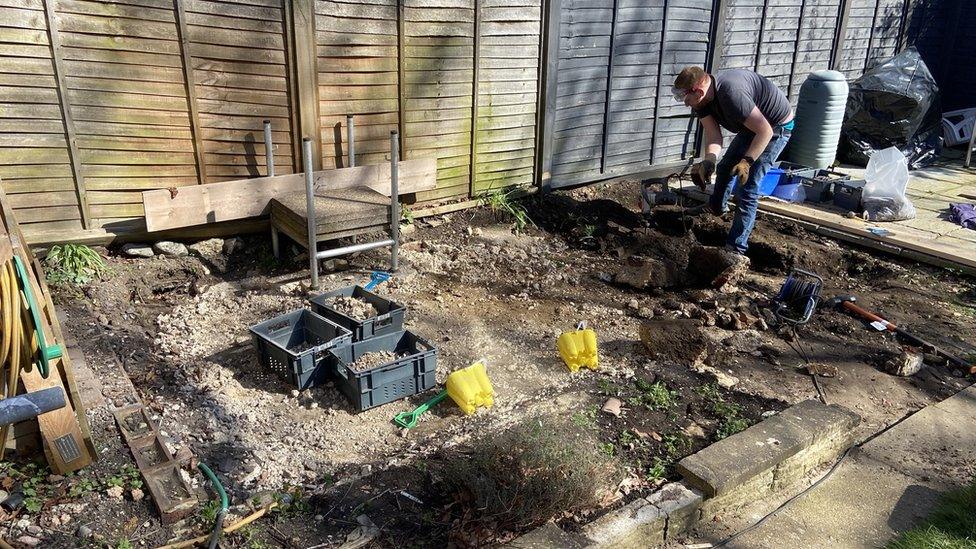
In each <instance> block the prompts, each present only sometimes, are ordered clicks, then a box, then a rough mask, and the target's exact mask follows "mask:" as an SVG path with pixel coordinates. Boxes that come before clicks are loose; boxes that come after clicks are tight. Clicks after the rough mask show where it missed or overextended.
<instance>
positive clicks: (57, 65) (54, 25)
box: [44, 0, 91, 229]
mask: <svg viewBox="0 0 976 549" xmlns="http://www.w3.org/2000/svg"><path fill="white" fill-rule="evenodd" d="M44 15H45V16H46V17H47V31H48V37H49V38H50V42H51V62H52V64H53V65H54V76H55V79H56V84H57V87H58V105H59V106H60V107H61V118H62V120H63V121H64V137H65V141H66V142H67V144H68V158H69V160H70V161H71V172H72V174H73V175H74V180H75V195H76V196H77V197H78V209H79V210H80V212H81V227H82V228H83V229H90V228H91V212H90V210H89V208H88V194H87V191H86V190H85V175H84V174H83V173H82V171H81V157H80V156H79V155H78V139H77V138H76V137H75V122H74V118H73V117H72V116H71V105H70V104H68V86H67V83H66V80H65V77H64V61H63V59H62V58H61V57H62V56H61V38H60V35H59V34H58V22H57V18H56V17H55V14H54V0H44Z"/></svg>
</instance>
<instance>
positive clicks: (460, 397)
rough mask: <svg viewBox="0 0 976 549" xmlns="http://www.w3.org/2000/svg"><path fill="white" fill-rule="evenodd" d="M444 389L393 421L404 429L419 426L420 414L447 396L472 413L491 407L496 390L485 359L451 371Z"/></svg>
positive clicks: (401, 413)
mask: <svg viewBox="0 0 976 549" xmlns="http://www.w3.org/2000/svg"><path fill="white" fill-rule="evenodd" d="M444 387H445V388H444V389H443V390H441V392H439V393H437V395H436V396H434V398H432V399H430V400H428V401H427V402H425V403H423V404H421V405H420V406H417V407H416V408H414V409H413V410H410V411H408V412H400V413H399V414H397V415H396V416H394V418H393V422H394V423H396V424H397V425H399V426H400V427H403V428H404V429H413V428H414V427H416V426H417V422H418V421H419V420H420V416H422V415H424V413H425V412H427V410H430V409H431V408H433V407H434V406H436V405H437V404H439V403H440V401H442V400H444V399H445V398H447V397H451V400H453V401H454V403H455V404H457V405H458V407H459V408H461V410H462V411H463V412H464V413H465V414H466V415H471V414H473V413H474V411H475V409H477V408H478V407H479V406H484V407H486V408H490V407H491V406H492V404H494V396H495V390H494V388H493V387H492V386H491V381H490V380H489V379H488V372H487V370H486V369H485V364H484V361H481V360H479V361H478V362H475V363H474V364H472V365H471V366H468V367H467V368H461V369H460V370H457V371H455V372H451V373H450V374H449V375H448V376H447V380H445V382H444Z"/></svg>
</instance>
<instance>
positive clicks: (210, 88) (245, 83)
mask: <svg viewBox="0 0 976 549" xmlns="http://www.w3.org/2000/svg"><path fill="white" fill-rule="evenodd" d="M180 1H181V2H182V3H183V6H184V11H185V17H186V31H187V35H188V42H189V44H188V57H189V62H190V64H191V67H192V80H193V87H192V93H193V95H194V97H193V100H194V101H195V102H196V106H197V110H198V112H199V115H198V116H199V122H198V123H197V125H198V127H199V133H200V139H201V141H202V146H203V163H204V173H205V174H206V181H207V182H217V181H227V180H234V179H241V178H244V177H258V176H265V175H267V173H268V168H267V160H266V156H265V154H266V153H265V146H264V124H263V121H264V120H269V121H270V122H271V130H272V134H271V135H272V144H273V156H274V164H275V173H276V174H278V175H281V174H288V173H293V172H294V171H295V166H294V158H295V156H294V154H293V153H294V150H293V146H294V145H293V142H294V139H293V135H292V123H291V120H292V115H293V113H292V97H291V87H290V85H291V82H290V78H289V68H288V63H287V58H288V55H287V51H286V44H287V38H286V33H285V16H284V9H283V7H282V5H281V3H280V2H267V1H260V0H243V1H242V0H236V1H234V2H228V1H218V0H180Z"/></svg>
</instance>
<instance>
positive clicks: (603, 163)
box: [600, 0, 617, 174]
mask: <svg viewBox="0 0 976 549" xmlns="http://www.w3.org/2000/svg"><path fill="white" fill-rule="evenodd" d="M616 34H617V0H613V12H612V14H611V15H610V56H609V57H608V58H607V95H606V99H605V100H604V101H603V145H602V148H601V149H600V151H601V153H602V154H601V155H600V173H601V174H602V173H606V171H607V148H608V147H609V145H610V143H609V140H610V132H609V130H610V100H611V96H612V93H611V89H610V88H611V86H612V85H613V43H614V36H615V35H616Z"/></svg>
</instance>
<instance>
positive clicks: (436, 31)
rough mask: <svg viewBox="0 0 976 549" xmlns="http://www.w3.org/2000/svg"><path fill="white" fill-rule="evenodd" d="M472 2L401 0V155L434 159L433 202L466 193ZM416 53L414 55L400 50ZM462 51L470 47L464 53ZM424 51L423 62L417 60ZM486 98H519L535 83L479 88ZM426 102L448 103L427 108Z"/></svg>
mask: <svg viewBox="0 0 976 549" xmlns="http://www.w3.org/2000/svg"><path fill="white" fill-rule="evenodd" d="M474 2H475V0H402V4H401V7H400V9H401V12H400V18H401V22H400V25H401V28H402V31H401V36H400V45H401V47H402V48H403V49H404V52H403V54H401V56H400V59H401V62H402V66H401V68H400V72H401V78H402V81H401V89H400V93H401V114H402V116H403V121H402V126H403V156H404V158H405V159H411V158H436V159H437V188H436V189H434V190H433V191H426V192H422V193H417V199H418V200H434V199H440V198H447V197H454V196H468V195H470V193H471V136H472V104H473V98H474V89H473V85H474V55H473V54H472V53H470V52H473V48H474V17H475V10H474ZM410 48H416V49H415V50H411V51H415V52H416V53H413V54H406V50H407V49H410ZM468 48H471V49H470V50H469V49H468ZM421 51H425V52H427V53H425V54H424V55H425V56H424V57H421V56H420V53H421ZM480 88H481V90H479V91H482V90H484V91H485V92H487V93H524V92H525V91H526V88H528V89H529V90H534V89H535V83H532V85H529V86H526V85H525V84H524V82H498V83H493V82H489V83H483V84H481V86H480ZM431 100H442V101H446V102H451V105H452V106H451V107H450V108H440V109H438V108H433V109H432V108H431V105H430V102H431Z"/></svg>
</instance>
